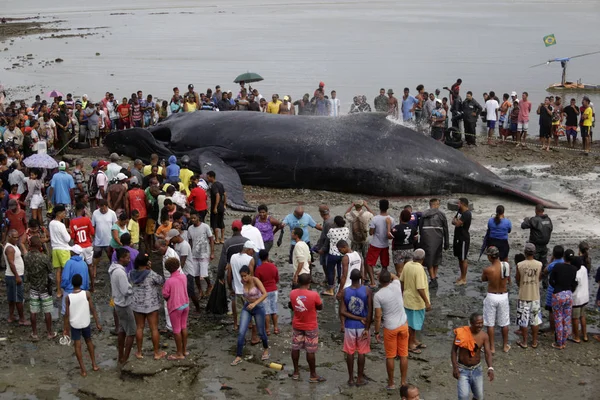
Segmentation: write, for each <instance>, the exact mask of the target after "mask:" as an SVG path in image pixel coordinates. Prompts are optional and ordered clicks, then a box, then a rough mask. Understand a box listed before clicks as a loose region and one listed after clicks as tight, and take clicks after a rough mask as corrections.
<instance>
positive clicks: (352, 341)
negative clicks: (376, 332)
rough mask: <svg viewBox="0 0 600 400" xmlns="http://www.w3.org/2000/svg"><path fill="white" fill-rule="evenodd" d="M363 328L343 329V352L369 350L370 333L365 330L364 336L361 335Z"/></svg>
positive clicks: (367, 351) (363, 351) (360, 352)
mask: <svg viewBox="0 0 600 400" xmlns="http://www.w3.org/2000/svg"><path fill="white" fill-rule="evenodd" d="M363 332H364V329H351V328H346V329H344V353H347V354H354V353H356V352H357V351H358V354H368V353H370V352H371V335H369V332H367V336H366V337H364V338H363V337H362V334H363Z"/></svg>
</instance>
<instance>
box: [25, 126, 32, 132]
mask: <svg viewBox="0 0 600 400" xmlns="http://www.w3.org/2000/svg"><path fill="white" fill-rule="evenodd" d="M32 130H33V128H32V127H30V126H28V127H27V128H25V133H29V132H31V131H32Z"/></svg>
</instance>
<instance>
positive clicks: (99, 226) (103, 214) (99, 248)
mask: <svg viewBox="0 0 600 400" xmlns="http://www.w3.org/2000/svg"><path fill="white" fill-rule="evenodd" d="M116 222H117V214H115V212H114V211H113V210H110V209H109V208H108V204H107V202H106V200H104V199H102V200H98V209H97V210H96V211H94V213H93V214H92V226H93V227H94V233H95V235H94V247H93V249H94V254H93V260H92V272H91V274H90V278H91V288H90V290H91V291H93V290H94V285H95V283H96V270H97V267H98V264H99V263H100V257H102V253H103V252H104V253H106V256H107V257H108V259H109V261H110V259H111V254H110V250H109V248H110V239H111V238H112V234H111V230H112V226H113V225H114V224H115V223H116Z"/></svg>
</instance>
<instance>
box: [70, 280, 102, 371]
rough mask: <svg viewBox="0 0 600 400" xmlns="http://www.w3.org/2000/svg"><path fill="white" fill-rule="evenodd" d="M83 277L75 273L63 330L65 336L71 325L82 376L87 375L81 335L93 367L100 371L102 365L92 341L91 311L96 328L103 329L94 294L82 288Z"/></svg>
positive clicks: (72, 338)
mask: <svg viewBox="0 0 600 400" xmlns="http://www.w3.org/2000/svg"><path fill="white" fill-rule="evenodd" d="M82 280H83V279H82V277H81V275H79V274H75V275H73V278H72V279H71V283H72V284H73V292H72V293H70V294H69V295H67V299H66V302H65V311H66V312H65V318H64V319H65V327H64V331H63V335H64V336H68V332H69V327H70V330H71V340H73V342H74V344H75V356H76V357H77V361H78V362H79V368H81V376H84V377H85V376H87V372H86V370H85V366H84V365H83V357H82V354H81V336H83V339H84V340H85V344H86V345H87V348H88V352H89V353H90V359H91V360H92V369H93V370H94V371H98V370H99V369H100V367H98V365H97V364H96V357H95V355H94V344H93V343H92V332H91V329H90V325H91V319H90V312H91V313H92V315H93V316H94V321H96V329H98V331H100V332H101V331H102V327H101V326H100V322H99V321H100V320H99V319H98V315H97V314H96V309H95V308H94V304H93V303H92V295H91V294H90V292H87V291H85V290H81V282H82Z"/></svg>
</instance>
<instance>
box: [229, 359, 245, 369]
mask: <svg viewBox="0 0 600 400" xmlns="http://www.w3.org/2000/svg"><path fill="white" fill-rule="evenodd" d="M243 361H244V360H243V359H242V358H239V359H237V358H236V359H235V360H233V361H232V362H231V364H229V365H231V366H232V367H235V366H236V365H239V364H241V363H242V362H243Z"/></svg>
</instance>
